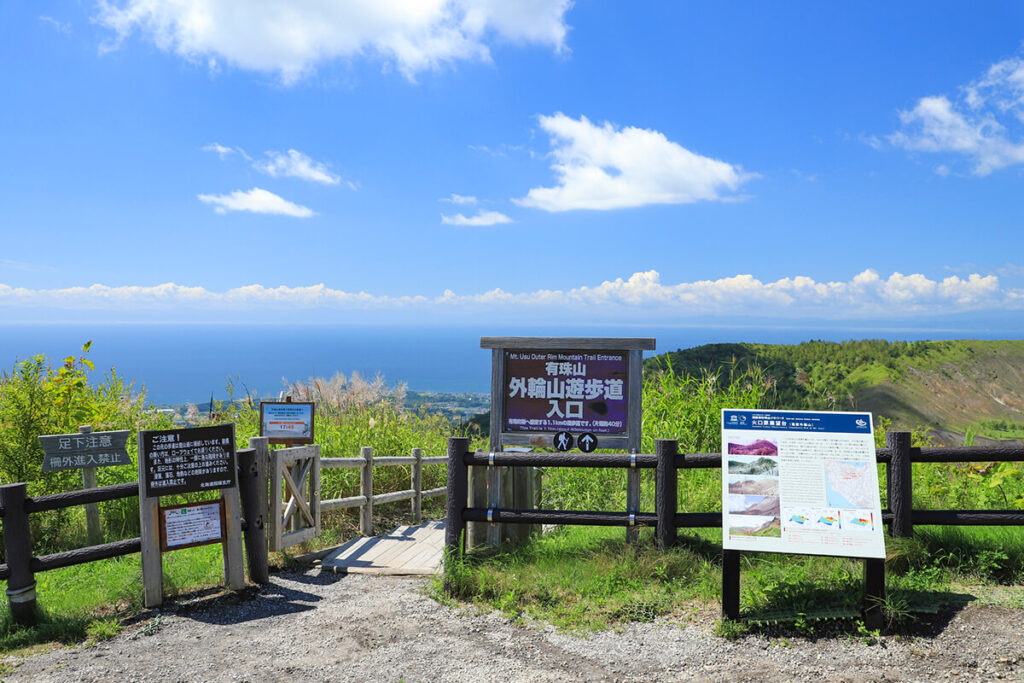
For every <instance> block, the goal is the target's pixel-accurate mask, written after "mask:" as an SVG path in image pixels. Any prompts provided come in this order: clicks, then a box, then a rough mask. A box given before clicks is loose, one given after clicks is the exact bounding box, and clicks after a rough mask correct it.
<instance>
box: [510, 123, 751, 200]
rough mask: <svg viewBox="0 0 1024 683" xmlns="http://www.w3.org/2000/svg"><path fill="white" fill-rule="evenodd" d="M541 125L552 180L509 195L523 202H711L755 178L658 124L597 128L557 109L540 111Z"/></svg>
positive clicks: (725, 196) (609, 124) (606, 125)
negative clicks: (549, 112) (653, 126)
mask: <svg viewBox="0 0 1024 683" xmlns="http://www.w3.org/2000/svg"><path fill="white" fill-rule="evenodd" d="M540 126H541V128H542V129H544V131H546V132H547V133H548V135H550V137H551V145H552V147H553V149H552V152H551V154H552V156H553V157H554V160H555V163H554V164H553V165H552V166H551V168H552V169H553V170H554V171H555V174H556V175H557V176H558V185H557V186H555V187H535V188H533V189H531V190H530V191H529V193H527V195H526V196H525V197H523V198H521V199H514V200H513V201H514V202H515V203H517V204H519V205H521V206H528V207H532V208H537V209H543V210H545V211H568V210H571V209H621V208H628V207H636V206H646V205H648V204H688V203H692V202H698V201H713V200H717V199H726V198H728V196H727V195H724V193H726V192H731V191H734V190H736V189H737V188H738V187H739V186H740V185H742V184H743V183H744V182H746V181H747V180H749V179H750V178H753V177H756V176H755V175H754V174H750V173H744V172H743V170H742V169H741V168H740V167H739V166H735V165H732V164H729V163H726V162H724V161H719V160H717V159H711V158H709V157H705V156H701V155H699V154H695V153H693V152H691V151H690V150H688V149H686V148H685V147H682V146H681V145H679V144H677V143H675V142H672V141H671V140H669V139H668V138H666V137H665V136H664V135H663V134H662V133H659V132H658V131H656V130H646V129H643V128H632V127H629V128H618V127H616V126H614V125H612V124H611V123H608V122H605V123H604V124H602V125H600V126H598V125H594V124H593V123H591V122H590V121H589V120H588V119H587V117H585V116H581V117H580V118H579V120H576V119H572V118H569V117H568V116H566V115H565V114H562V113H557V114H555V115H554V116H541V117H540Z"/></svg>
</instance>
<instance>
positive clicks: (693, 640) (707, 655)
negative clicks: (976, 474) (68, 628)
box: [6, 568, 1024, 682]
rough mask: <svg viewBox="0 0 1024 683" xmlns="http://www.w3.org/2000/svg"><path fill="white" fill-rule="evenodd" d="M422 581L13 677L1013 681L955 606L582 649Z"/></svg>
mask: <svg viewBox="0 0 1024 683" xmlns="http://www.w3.org/2000/svg"><path fill="white" fill-rule="evenodd" d="M425 586H426V581H425V580H424V579H407V578H399V577H379V576H347V577H346V576H338V575H334V574H328V573H321V572H320V570H319V569H316V568H312V569H309V570H307V571H304V572H292V573H286V574H279V575H275V576H274V577H273V583H272V584H271V585H270V586H268V587H266V588H264V589H263V590H261V591H260V592H259V593H258V594H257V595H256V596H255V597H253V598H252V599H246V600H234V601H223V600H221V601H218V602H217V603H215V604H212V605H206V606H196V605H188V604H185V605H179V606H176V607H172V608H170V609H168V610H165V611H163V612H160V613H152V614H150V615H147V616H148V617H150V618H147V619H145V620H143V621H141V622H140V623H138V624H137V625H135V626H133V627H131V628H129V629H127V630H126V632H125V633H123V634H122V635H120V636H119V637H117V638H115V639H113V640H110V641H107V642H103V643H99V644H97V645H94V646H92V647H84V646H79V647H71V648H61V649H57V650H54V651H52V652H49V653H46V654H42V655H37V656H34V657H29V658H27V659H24V660H12V659H11V658H8V660H7V664H8V666H11V665H14V666H15V668H14V670H13V672H12V673H10V674H9V675H8V676H6V679H7V680H11V681H20V680H47V681H98V680H121V681H145V680H179V681H200V680H201V681H207V680H216V681H243V680H281V679H285V678H288V679H291V680H312V681H320V680H338V681H364V680H382V681H397V680H405V681H437V680H441V681H470V680H471V681H509V680H522V681H564V680H584V681H601V680H643V681H652V680H653V681H657V680H664V681H679V680H714V681H721V680H729V681H763V680H793V681H817V680H821V681H825V680H827V681H830V682H835V681H856V682H859V681H881V680H920V681H925V680H933V679H936V678H946V679H954V680H991V679H995V678H1007V679H1021V678H1022V673H1024V638H1022V637H1021V635H1020V634H1021V631H1022V626H1024V612H1022V611H1020V610H1015V609H1010V608H999V607H968V608H966V609H963V610H962V611H960V612H959V613H957V614H955V615H953V616H952V619H951V620H950V621H949V623H948V624H945V625H944V627H943V628H942V629H941V631H940V632H939V634H938V635H937V636H935V637H933V638H918V639H899V638H896V637H885V638H882V639H881V640H880V641H879V642H877V643H875V644H871V645H869V644H866V643H865V642H864V641H863V640H862V639H858V638H852V637H840V638H829V639H819V640H817V641H807V640H800V639H790V640H788V641H786V640H776V641H769V640H766V639H764V638H760V637H747V638H744V639H742V640H738V641H735V642H729V641H726V640H723V639H721V638H718V637H716V636H714V635H712V633H711V621H712V619H711V618H710V617H709V618H705V619H703V620H702V621H699V622H698V623H693V622H688V623H682V624H681V623H679V622H676V621H671V620H666V621H660V622H656V623H653V624H635V625H631V626H629V627H627V628H625V629H622V630H621V631H608V632H604V633H599V634H595V635H592V636H590V637H578V636H573V635H567V634H562V633H558V632H557V631H555V630H554V629H552V628H550V627H543V628H531V627H523V626H517V625H515V624H512V623H510V622H509V621H508V620H507V619H505V618H503V617H502V616H501V615H499V614H495V613H487V614H479V613H475V612H472V611H466V610H458V609H451V608H448V607H445V606H441V605H438V604H437V603H436V602H434V601H433V600H431V599H430V598H428V597H427V596H426V595H424V588H425Z"/></svg>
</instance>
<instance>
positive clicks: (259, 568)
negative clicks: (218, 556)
mask: <svg viewBox="0 0 1024 683" xmlns="http://www.w3.org/2000/svg"><path fill="white" fill-rule="evenodd" d="M268 440H269V439H268V438H267V437H265V436H258V437H252V438H250V439H249V448H250V450H243V451H239V452H238V491H239V493H240V494H241V496H242V516H243V517H245V522H246V529H245V557H246V559H247V560H248V561H249V579H250V580H251V581H252V582H253V583H260V584H265V583H268V582H269V581H270V565H269V561H268V559H267V530H266V517H265V515H266V509H265V508H264V507H263V506H262V505H261V500H260V495H259V489H260V487H262V488H263V489H264V491H265V490H266V488H267V472H266V470H265V469H264V468H263V462H264V459H263V455H262V454H261V453H259V447H258V445H257V444H260V445H262V447H263V448H267V447H268V446H267V441H268Z"/></svg>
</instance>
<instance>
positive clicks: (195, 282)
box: [0, 0, 1024, 330]
mask: <svg viewBox="0 0 1024 683" xmlns="http://www.w3.org/2000/svg"><path fill="white" fill-rule="evenodd" d="M0 31H2V40H0V58H2V60H3V63H4V64H6V65H7V68H5V69H3V71H2V72H0V105H2V106H0V130H2V131H3V145H0V163H2V165H3V168H4V169H5V173H4V182H3V183H0V203H2V205H3V207H4V211H3V218H2V223H0V226H2V227H0V231H2V241H0V321H2V320H7V321H10V322H14V321H35V320H48V319H53V318H61V319H68V318H74V317H76V316H89V317H92V318H94V319H95V318H97V317H99V318H108V319H110V320H164V321H166V320H246V321H256V320H261V319H266V320H290V321H338V322H367V321H402V322H417V321H422V322H443V321H468V320H477V321H479V320H488V319H492V320H504V321H513V322H521V323H523V324H527V323H540V322H558V321H562V320H574V321H577V322H580V321H591V322H601V323H607V322H614V321H618V320H622V321H628V322H632V323H637V322H640V323H643V322H647V321H650V322H652V323H655V322H657V323H662V324H664V323H675V322H678V323H688V324H692V323H702V322H706V323H708V324H712V323H718V322H722V321H730V320H753V319H756V320H795V321H803V322H805V323H806V322H814V321H817V320H822V319H825V320H832V321H836V320H844V321H849V320H861V319H863V320H867V319H870V320H874V321H883V322H885V321H890V322H895V321H898V323H899V325H901V326H911V327H912V326H914V325H922V326H924V325H934V324H938V323H937V322H936V321H938V322H939V323H941V322H942V321H947V322H948V321H954V322H956V321H965V320H967V321H970V325H973V326H989V327H998V328H1000V329H1010V330H1012V329H1016V327H1017V323H1016V321H1017V320H1018V319H1019V318H1020V314H1021V309H1022V307H1024V256H1022V253H1024V230H1022V229H1021V228H1022V205H1021V196H1022V193H1021V189H1022V170H1024V42H1022V41H1024V5H1021V4H1020V3H1017V2H1006V3H999V2H986V3H983V4H978V3H971V4H967V3H952V2H951V3H942V2H927V3H882V2H875V3H856V4H853V3H850V4H842V5H841V4H838V3H818V2H804V3H801V2H794V3H784V4H779V3H763V2H738V3H703V4H697V3H677V2H663V3H660V2H650V3H623V2H608V1H600V0H592V1H580V2H576V3H571V2H568V1H567V0H551V1H547V2H545V1H543V0H529V1H523V2H516V3H508V2H500V1H498V0H451V1H444V0H429V1H428V0H417V1H413V0H375V1H373V2H371V1H370V0H363V1H356V0H336V1H334V2H328V1H327V0H320V1H314V0H306V1H305V2H294V3H287V4H283V3H276V2H268V1H263V0H260V1H256V0H249V1H247V2H241V1H240V0H208V1H207V2H204V3H199V2H187V1H186V0H145V1H143V0H108V1H107V2H92V1H90V0H80V1H73V0H68V1H64V2H28V1H26V0H15V1H14V2H6V3H3V5H2V6H0Z"/></svg>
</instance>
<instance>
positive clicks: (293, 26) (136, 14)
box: [95, 0, 572, 83]
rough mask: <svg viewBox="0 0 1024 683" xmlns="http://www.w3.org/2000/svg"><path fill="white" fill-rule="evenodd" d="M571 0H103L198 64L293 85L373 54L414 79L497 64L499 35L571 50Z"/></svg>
mask: <svg viewBox="0 0 1024 683" xmlns="http://www.w3.org/2000/svg"><path fill="white" fill-rule="evenodd" d="M571 4H572V2H571V0H516V1H515V2H509V1H508V0H304V1H303V2H280V1H279V0H248V2H245V3H239V2H238V0H205V1H204V2H199V1H198V0H99V10H98V12H97V14H96V17H95V19H96V21H97V22H98V23H99V24H101V25H102V26H105V27H106V28H108V29H111V30H112V31H114V32H115V33H116V39H115V40H113V41H112V42H111V43H109V44H106V45H105V46H104V48H103V49H106V50H111V49H116V48H117V46H118V45H119V44H120V42H121V41H123V40H124V39H125V38H127V37H128V36H129V35H131V34H132V33H135V32H138V33H140V34H142V35H143V36H144V37H146V38H148V39H149V40H152V41H153V43H155V44H156V45H157V46H158V47H159V48H160V49H162V50H165V51H168V52H174V53H176V54H178V55H180V56H182V57H184V58H186V59H189V60H193V61H196V62H200V61H202V62H209V61H210V60H218V59H219V60H223V61H225V62H227V63H229V64H231V65H234V66H237V67H240V68H243V69H251V70H255V71H262V72H276V73H278V74H280V77H281V79H282V81H284V82H285V83H293V82H295V81H296V80H298V79H299V78H301V77H302V76H304V75H306V74H308V73H309V72H311V71H312V70H313V69H314V68H315V67H316V66H317V65H319V64H322V63H324V62H328V61H330V60H333V59H338V58H354V57H369V58H376V59H380V60H382V61H384V62H385V63H386V64H394V65H396V66H397V67H398V70H399V71H401V72H402V74H404V75H405V76H406V77H407V78H409V79H412V78H413V77H414V76H415V74H417V73H419V72H422V71H425V70H429V69H437V68H439V67H440V66H441V65H443V64H446V63H451V62H455V61H458V60H476V61H489V60H490V51H489V48H488V43H489V42H491V41H493V40H495V39H497V40H504V41H508V42H512V43H519V44H538V45H546V46H550V47H553V48H554V49H556V50H562V49H563V47H564V44H565V36H566V32H567V30H568V27H567V26H566V25H565V20H564V17H565V13H566V12H567V11H568V10H569V7H570V6H571Z"/></svg>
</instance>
